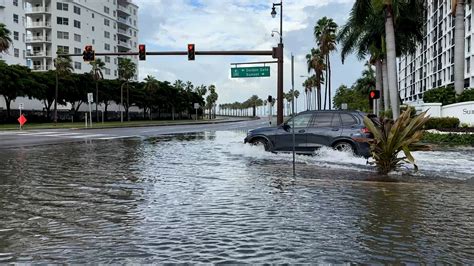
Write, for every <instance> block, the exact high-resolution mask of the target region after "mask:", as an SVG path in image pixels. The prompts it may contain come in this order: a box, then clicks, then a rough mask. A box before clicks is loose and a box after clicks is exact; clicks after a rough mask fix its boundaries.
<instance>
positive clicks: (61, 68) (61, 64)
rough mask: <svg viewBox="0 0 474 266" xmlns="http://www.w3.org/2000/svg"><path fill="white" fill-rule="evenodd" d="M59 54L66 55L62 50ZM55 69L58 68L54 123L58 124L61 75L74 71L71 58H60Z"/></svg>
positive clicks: (56, 61)
mask: <svg viewBox="0 0 474 266" xmlns="http://www.w3.org/2000/svg"><path fill="white" fill-rule="evenodd" d="M57 54H58V55H60V54H64V51H63V50H62V49H60V50H58V51H57ZM54 67H55V68H56V71H55V72H56V75H55V76H56V88H55V97H54V123H57V122H58V93H59V75H67V74H69V73H71V72H72V71H73V68H72V60H71V58H70V57H69V56H67V57H63V56H58V57H57V58H56V59H55V60H54Z"/></svg>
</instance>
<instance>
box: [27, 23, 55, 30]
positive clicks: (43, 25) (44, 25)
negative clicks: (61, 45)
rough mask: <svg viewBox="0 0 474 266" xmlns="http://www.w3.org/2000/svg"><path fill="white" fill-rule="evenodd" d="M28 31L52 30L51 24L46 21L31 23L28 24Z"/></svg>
mask: <svg viewBox="0 0 474 266" xmlns="http://www.w3.org/2000/svg"><path fill="white" fill-rule="evenodd" d="M26 28H27V29H34V28H51V22H49V21H46V22H43V21H34V22H31V23H28V24H26Z"/></svg>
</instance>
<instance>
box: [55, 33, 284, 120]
mask: <svg viewBox="0 0 474 266" xmlns="http://www.w3.org/2000/svg"><path fill="white" fill-rule="evenodd" d="M194 52H195V55H223V56H245V55H246V56H272V58H274V59H277V65H278V67H277V124H281V123H283V43H282V42H280V43H279V44H278V47H274V48H273V49H272V50H255V51H252V50H242V51H194ZM138 55H139V52H116V53H97V52H96V53H95V56H138ZM145 55H158V56H167V55H168V56H169V55H188V51H162V52H146V53H145ZM74 56H83V54H59V55H58V57H74Z"/></svg>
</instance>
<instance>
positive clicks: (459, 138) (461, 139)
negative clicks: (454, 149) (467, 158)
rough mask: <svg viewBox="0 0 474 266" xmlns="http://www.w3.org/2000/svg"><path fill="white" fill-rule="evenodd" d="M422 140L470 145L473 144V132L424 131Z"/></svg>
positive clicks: (434, 142)
mask: <svg viewBox="0 0 474 266" xmlns="http://www.w3.org/2000/svg"><path fill="white" fill-rule="evenodd" d="M421 141H422V142H425V143H433V144H443V145H472V146H474V134H453V133H450V134H436V133H429V132H425V133H424V134H423V138H422V139H421Z"/></svg>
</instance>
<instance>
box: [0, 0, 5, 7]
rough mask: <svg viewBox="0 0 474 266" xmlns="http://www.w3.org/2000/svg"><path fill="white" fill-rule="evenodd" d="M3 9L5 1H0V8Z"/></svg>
mask: <svg viewBox="0 0 474 266" xmlns="http://www.w3.org/2000/svg"><path fill="white" fill-rule="evenodd" d="M4 7H5V0H0V8H4Z"/></svg>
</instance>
